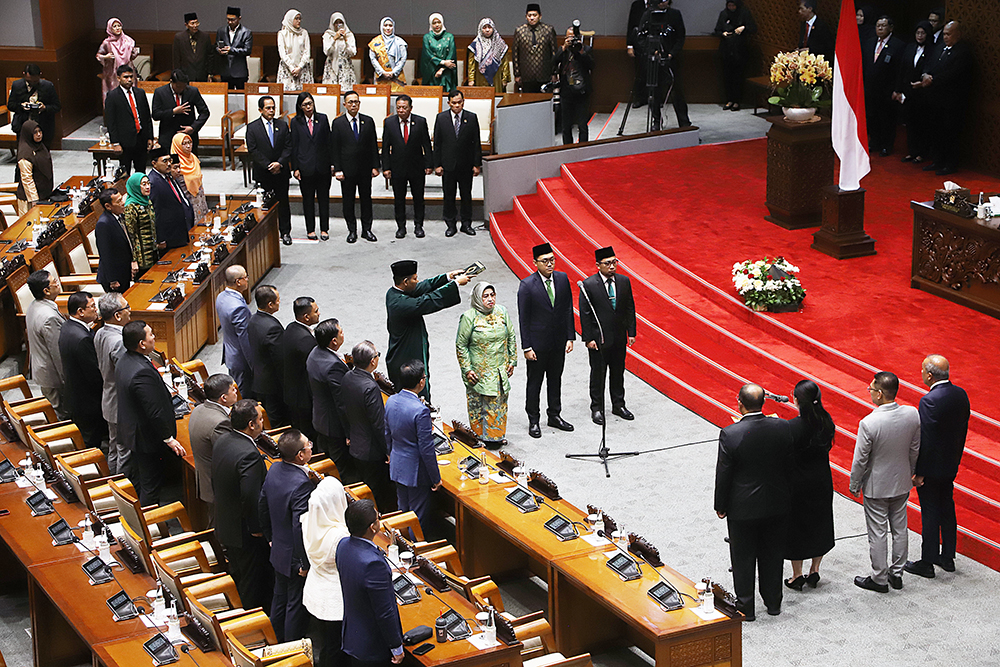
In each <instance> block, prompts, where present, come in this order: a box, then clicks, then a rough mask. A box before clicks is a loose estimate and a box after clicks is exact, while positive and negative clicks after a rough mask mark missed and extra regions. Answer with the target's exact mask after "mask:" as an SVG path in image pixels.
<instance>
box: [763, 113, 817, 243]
mask: <svg viewBox="0 0 1000 667" xmlns="http://www.w3.org/2000/svg"><path fill="white" fill-rule="evenodd" d="M767 120H768V121H769V122H770V123H771V129H770V130H769V131H768V133H767V202H766V204H767V208H768V211H770V215H768V216H765V219H766V220H769V221H771V222H773V223H775V224H776V225H779V226H781V227H784V228H785V229H801V228H803V227H815V226H817V225H819V224H820V221H821V218H822V188H823V187H824V186H827V185H829V184H831V183H832V182H833V145H832V144H831V141H830V120H829V119H825V118H824V119H821V120H819V121H817V122H814V123H789V122H787V121H786V120H785V119H784V118H783V117H781V116H775V117H771V118H768V119H767Z"/></svg>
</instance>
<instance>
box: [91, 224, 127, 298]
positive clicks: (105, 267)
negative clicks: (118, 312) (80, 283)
mask: <svg viewBox="0 0 1000 667" xmlns="http://www.w3.org/2000/svg"><path fill="white" fill-rule="evenodd" d="M94 235H95V236H96V237H97V249H98V253H99V255H100V258H101V259H100V261H99V262H98V264H97V282H99V283H101V285H103V286H105V287H110V286H111V283H114V282H117V283H118V287H117V288H115V291H116V292H120V293H122V294H124V293H125V290H127V289H128V288H129V285H131V284H132V243H131V242H130V241H129V239H128V234H127V233H126V232H125V228H124V227H123V226H122V223H121V222H119V221H118V219H117V218H115V216H114V215H112V214H111V212H110V211H105V212H104V213H102V214H101V217H100V218H98V219H97V226H96V227H95V228H94Z"/></svg>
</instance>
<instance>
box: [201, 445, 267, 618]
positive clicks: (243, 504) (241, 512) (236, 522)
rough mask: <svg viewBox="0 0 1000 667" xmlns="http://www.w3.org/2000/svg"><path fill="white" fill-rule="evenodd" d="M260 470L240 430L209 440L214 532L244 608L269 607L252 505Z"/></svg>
mask: <svg viewBox="0 0 1000 667" xmlns="http://www.w3.org/2000/svg"><path fill="white" fill-rule="evenodd" d="M265 472H266V471H265V468H264V458H263V457H262V456H261V454H260V452H259V451H257V447H256V446H255V445H254V443H253V441H252V440H251V439H250V436H248V435H246V434H245V433H242V432H240V431H231V432H229V433H226V434H225V435H223V436H221V437H220V438H219V440H218V441H217V442H216V443H215V447H214V448H213V449H212V493H213V494H214V495H215V535H216V536H217V537H218V538H219V542H221V543H222V545H223V546H224V547H225V548H226V558H228V560H229V568H230V569H229V571H230V573H231V574H232V575H233V579H234V580H235V581H236V588H237V590H238V591H239V594H240V600H241V601H242V602H243V608H244V609H253V608H255V607H264V608H265V609H270V608H271V568H270V566H269V565H268V547H267V540H266V539H265V538H264V537H263V529H262V528H261V525H260V515H259V512H258V507H257V502H258V500H259V499H260V492H261V488H262V487H263V486H264V475H265ZM257 536H259V537H257Z"/></svg>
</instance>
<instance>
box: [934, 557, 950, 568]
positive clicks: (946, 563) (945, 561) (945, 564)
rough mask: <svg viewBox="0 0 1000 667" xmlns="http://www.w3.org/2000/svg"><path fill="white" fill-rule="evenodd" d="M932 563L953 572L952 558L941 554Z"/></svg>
mask: <svg viewBox="0 0 1000 667" xmlns="http://www.w3.org/2000/svg"><path fill="white" fill-rule="evenodd" d="M934 564H935V565H937V566H938V567H939V568H941V569H942V570H944V571H945V572H954V571H955V559H954V558H945V557H943V556H942V557H941V558H938V559H937V561H936V562H935V563H934Z"/></svg>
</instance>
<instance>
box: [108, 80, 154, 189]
mask: <svg viewBox="0 0 1000 667" xmlns="http://www.w3.org/2000/svg"><path fill="white" fill-rule="evenodd" d="M116 74H117V75H118V85H117V86H116V87H115V88H112V89H111V91H110V92H108V96H107V97H106V98H105V99H104V125H105V126H106V127H107V128H108V135H109V137H110V139H111V148H112V149H113V150H114V151H115V152H116V153H118V163H119V164H120V165H121V166H122V167H125V173H129V172H130V171H132V170H133V169H134V170H135V171H137V172H145V171H146V154H147V153H148V151H149V150H150V149H151V148H152V147H153V120H152V117H151V116H150V112H149V100H147V99H146V91H144V90H142V89H141V88H135V87H134V86H133V85H132V84H134V83H135V70H134V69H132V66H131V65H122V66H120V67H119V68H118V70H117V72H116Z"/></svg>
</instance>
